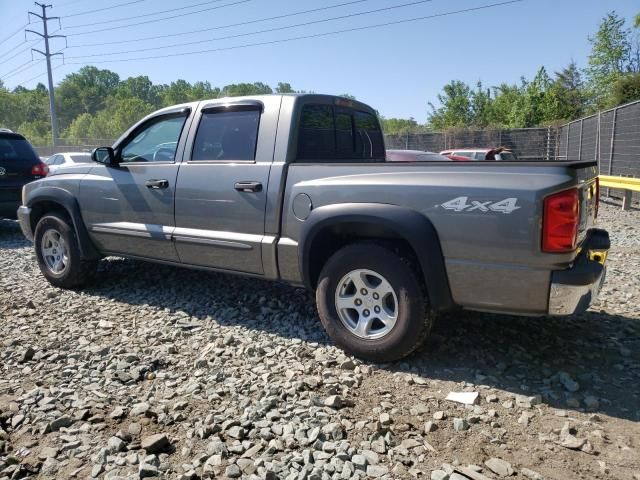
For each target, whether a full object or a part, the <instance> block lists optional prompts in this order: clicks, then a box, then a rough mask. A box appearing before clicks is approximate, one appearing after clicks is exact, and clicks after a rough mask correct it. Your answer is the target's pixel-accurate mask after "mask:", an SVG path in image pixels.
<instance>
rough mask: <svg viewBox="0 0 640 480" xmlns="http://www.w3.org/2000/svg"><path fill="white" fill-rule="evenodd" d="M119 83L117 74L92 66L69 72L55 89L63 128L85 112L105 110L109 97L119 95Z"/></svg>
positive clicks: (92, 112) (59, 117)
mask: <svg viewBox="0 0 640 480" xmlns="http://www.w3.org/2000/svg"><path fill="white" fill-rule="evenodd" d="M119 85H120V77H119V76H118V74H117V73H115V72H112V71H110V70H100V69H98V68H96V67H92V66H87V67H82V68H81V69H80V70H79V71H78V72H77V73H72V74H70V75H67V76H66V77H65V78H64V79H63V80H62V81H61V82H60V84H59V85H58V87H57V88H56V91H55V93H56V107H57V112H58V119H59V121H60V127H61V128H64V127H66V126H67V125H69V124H70V123H71V122H72V121H73V119H74V118H76V117H77V116H78V115H80V114H81V113H91V114H94V113H96V112H97V111H99V110H102V109H103V108H104V107H105V106H106V104H105V100H106V99H107V98H108V97H110V96H113V95H115V93H116V90H117V89H118V86H119Z"/></svg>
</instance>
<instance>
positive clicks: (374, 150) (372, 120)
mask: <svg viewBox="0 0 640 480" xmlns="http://www.w3.org/2000/svg"><path fill="white" fill-rule="evenodd" d="M355 124H356V143H357V148H356V153H357V154H358V156H359V158H364V159H373V160H384V153H385V152H384V140H383V139H382V131H381V130H380V125H379V124H378V119H377V118H376V117H375V116H373V115H371V114H370V113H366V112H355Z"/></svg>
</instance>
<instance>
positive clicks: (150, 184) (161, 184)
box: [144, 178, 169, 190]
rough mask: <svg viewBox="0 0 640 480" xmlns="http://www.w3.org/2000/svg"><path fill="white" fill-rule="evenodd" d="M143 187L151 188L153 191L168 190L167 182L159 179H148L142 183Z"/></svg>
mask: <svg viewBox="0 0 640 480" xmlns="http://www.w3.org/2000/svg"><path fill="white" fill-rule="evenodd" d="M144 185H145V187H147V188H153V189H154V190H158V189H160V188H169V180H166V179H164V178H161V179H150V180H147V181H146V182H144Z"/></svg>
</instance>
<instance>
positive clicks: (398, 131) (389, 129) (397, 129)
mask: <svg viewBox="0 0 640 480" xmlns="http://www.w3.org/2000/svg"><path fill="white" fill-rule="evenodd" d="M379 120H380V125H381V126H382V131H383V132H384V133H385V134H388V135H406V134H407V133H417V132H420V131H423V130H424V127H423V126H421V125H419V124H418V122H416V121H415V119H414V118H413V117H411V118H409V119H408V120H407V119H406V118H384V117H379Z"/></svg>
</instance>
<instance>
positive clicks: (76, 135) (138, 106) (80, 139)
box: [65, 97, 155, 143]
mask: <svg viewBox="0 0 640 480" xmlns="http://www.w3.org/2000/svg"><path fill="white" fill-rule="evenodd" d="M154 109H155V107H154V106H153V105H151V104H149V103H146V102H144V101H143V100H140V99H139V98H124V99H123V98H115V97H111V98H109V99H108V102H107V107H106V108H105V109H104V110H101V111H99V112H98V113H97V114H95V115H91V114H89V113H83V114H80V115H79V116H78V117H77V118H76V119H75V120H74V121H73V122H72V123H71V125H70V126H69V128H68V129H67V131H66V135H65V136H66V138H68V139H69V140H71V141H73V142H75V143H86V142H87V140H88V139H112V138H117V137H119V136H120V135H122V134H123V133H124V132H125V131H126V130H127V129H128V128H129V127H130V126H131V125H133V124H134V123H135V122H137V121H138V120H140V118H142V117H143V116H145V115H147V114H149V113H151V112H152V111H153V110H154Z"/></svg>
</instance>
